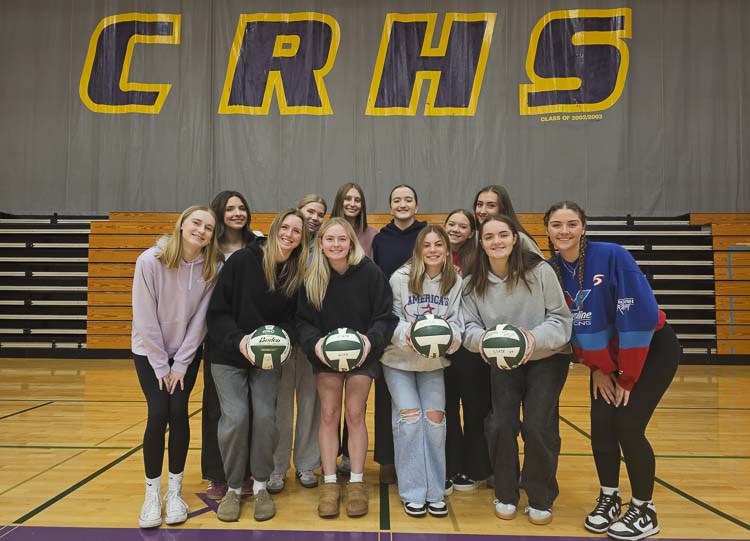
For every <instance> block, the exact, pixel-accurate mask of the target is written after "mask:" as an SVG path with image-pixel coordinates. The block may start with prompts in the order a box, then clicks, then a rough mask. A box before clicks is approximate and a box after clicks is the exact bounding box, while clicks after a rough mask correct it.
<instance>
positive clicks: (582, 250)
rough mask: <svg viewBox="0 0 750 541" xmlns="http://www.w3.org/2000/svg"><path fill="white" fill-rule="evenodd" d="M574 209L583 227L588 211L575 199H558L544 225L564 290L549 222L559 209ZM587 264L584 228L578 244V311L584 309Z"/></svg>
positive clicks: (548, 211)
mask: <svg viewBox="0 0 750 541" xmlns="http://www.w3.org/2000/svg"><path fill="white" fill-rule="evenodd" d="M563 209H567V210H572V211H573V212H575V213H576V214H577V215H578V218H579V219H580V220H581V225H583V227H584V228H585V227H586V213H585V212H584V211H583V209H582V208H581V207H580V205H578V203H575V202H573V201H558V202H557V203H555V204H554V205H552V206H551V207H550V208H548V209H547V212H545V213H544V227H545V228H546V229H547V244H548V246H549V253H550V255H551V256H552V257H550V262H551V263H552V268H554V269H555V274H557V279H558V280H559V281H560V287H562V288H563V291H565V285H564V284H563V277H562V272H561V271H560V264H559V263H558V262H557V252H556V251H555V245H554V243H553V242H552V238H551V237H550V236H549V222H550V219H551V218H552V215H553V214H554V213H555V212H557V211H558V210H563ZM585 266H586V233H585V230H584V233H583V234H582V235H581V241H580V243H579V244H578V269H577V272H578V276H577V278H578V296H577V298H578V311H579V312H581V311H583V300H584V299H583V295H581V293H582V292H583V273H584V267H585Z"/></svg>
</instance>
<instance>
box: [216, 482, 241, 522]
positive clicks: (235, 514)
mask: <svg viewBox="0 0 750 541" xmlns="http://www.w3.org/2000/svg"><path fill="white" fill-rule="evenodd" d="M216 516H217V517H219V520H221V521H222V522H237V521H238V520H240V495H239V494H237V493H236V492H235V491H234V490H227V493H226V494H225V495H224V498H222V500H221V503H220V504H219V509H218V510H217V511H216Z"/></svg>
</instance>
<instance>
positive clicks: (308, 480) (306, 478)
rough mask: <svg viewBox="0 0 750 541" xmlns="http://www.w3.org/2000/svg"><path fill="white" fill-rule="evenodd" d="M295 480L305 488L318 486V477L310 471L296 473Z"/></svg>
mask: <svg viewBox="0 0 750 541" xmlns="http://www.w3.org/2000/svg"><path fill="white" fill-rule="evenodd" d="M297 480H298V481H299V484H300V485H302V486H303V487H305V488H315V487H316V486H318V476H317V475H315V472H314V471H312V470H302V471H298V472H297Z"/></svg>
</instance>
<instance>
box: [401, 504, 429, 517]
mask: <svg viewBox="0 0 750 541" xmlns="http://www.w3.org/2000/svg"><path fill="white" fill-rule="evenodd" d="M404 512H405V513H406V514H407V515H409V516H410V517H417V518H421V517H424V516H426V515H427V506H426V505H425V504H423V503H414V502H404Z"/></svg>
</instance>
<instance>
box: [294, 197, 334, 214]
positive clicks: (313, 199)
mask: <svg viewBox="0 0 750 541" xmlns="http://www.w3.org/2000/svg"><path fill="white" fill-rule="evenodd" d="M310 203H320V204H321V205H323V213H324V214H325V213H326V212H328V204H327V203H326V200H325V199H323V198H322V197H321V196H319V195H318V194H316V193H309V194H307V195H306V196H305V197H303V198H302V199H300V200H299V203H297V208H298V209H299V210H302V209H303V208H305V207H306V206H307V205H309V204H310Z"/></svg>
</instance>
